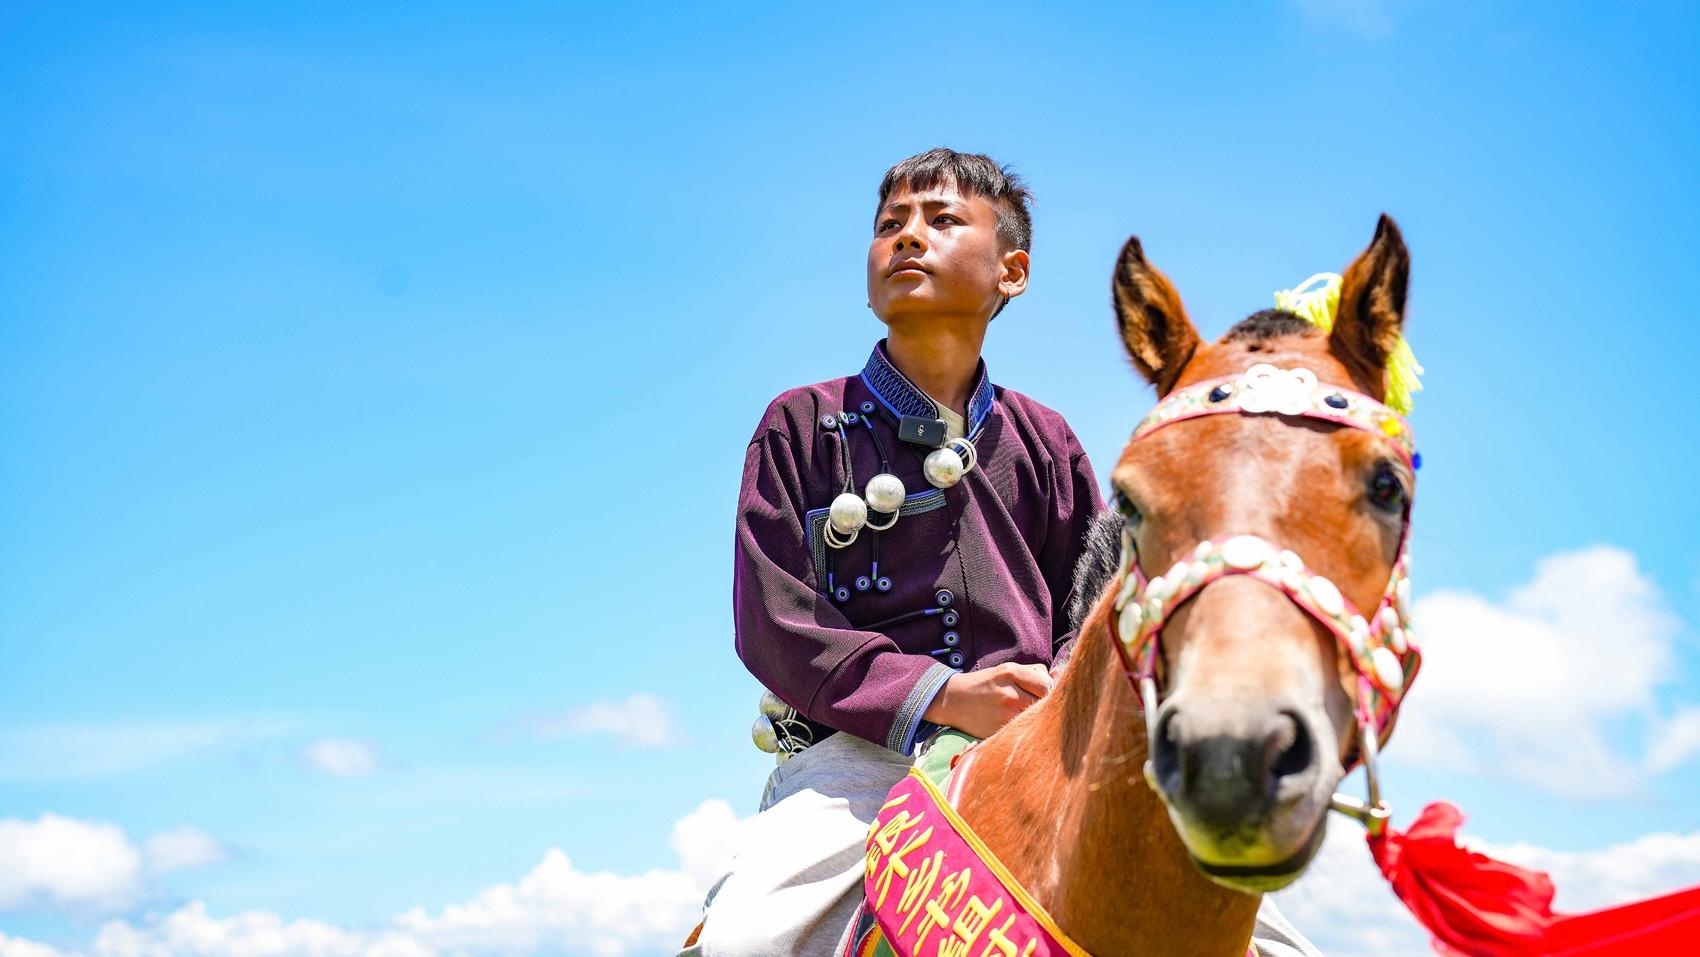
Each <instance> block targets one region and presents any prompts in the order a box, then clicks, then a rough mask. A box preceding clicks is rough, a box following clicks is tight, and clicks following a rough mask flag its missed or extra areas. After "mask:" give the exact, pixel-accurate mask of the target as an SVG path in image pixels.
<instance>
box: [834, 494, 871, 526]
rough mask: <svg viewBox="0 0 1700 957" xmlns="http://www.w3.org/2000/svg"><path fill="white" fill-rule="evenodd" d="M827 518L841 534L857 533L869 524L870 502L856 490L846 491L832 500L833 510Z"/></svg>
mask: <svg viewBox="0 0 1700 957" xmlns="http://www.w3.org/2000/svg"><path fill="white" fill-rule="evenodd" d="M827 519H828V520H829V521H830V522H832V527H833V529H835V530H836V531H837V532H838V533H839V534H841V535H852V534H855V533H856V532H859V531H861V530H862V526H863V525H866V524H868V503H866V502H864V501H862V497H861V496H860V495H857V494H856V493H855V492H844V493H842V494H840V495H839V496H838V497H837V498H835V499H833V500H832V510H831V511H829V512H828V513H827Z"/></svg>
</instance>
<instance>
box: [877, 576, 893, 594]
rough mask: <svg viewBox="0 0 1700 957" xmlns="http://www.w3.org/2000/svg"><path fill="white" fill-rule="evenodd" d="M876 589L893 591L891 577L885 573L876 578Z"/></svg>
mask: <svg viewBox="0 0 1700 957" xmlns="http://www.w3.org/2000/svg"><path fill="white" fill-rule="evenodd" d="M874 590H875V591H882V592H884V591H891V579H889V578H887V577H885V576H884V575H881V576H880V577H878V578H876V579H874Z"/></svg>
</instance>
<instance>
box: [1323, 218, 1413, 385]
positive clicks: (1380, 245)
mask: <svg viewBox="0 0 1700 957" xmlns="http://www.w3.org/2000/svg"><path fill="white" fill-rule="evenodd" d="M1410 274H1411V254H1410V252H1409V251H1408V250H1406V249H1405V239H1404V237H1403V236H1400V235H1399V227H1398V226H1396V225H1394V223H1393V218H1392V217H1391V216H1388V215H1387V214H1386V213H1382V214H1381V220H1380V221H1379V222H1377V223H1376V224H1375V238H1374V239H1372V240H1370V242H1369V248H1368V249H1365V250H1364V251H1363V252H1362V253H1360V254H1358V258H1357V259H1356V260H1354V261H1353V262H1352V264H1351V265H1350V266H1348V267H1346V273H1345V275H1344V276H1343V277H1342V278H1341V282H1340V307H1339V309H1338V310H1337V311H1336V313H1335V316H1334V330H1333V332H1331V333H1330V334H1329V336H1328V345H1329V349H1330V350H1331V351H1333V353H1334V355H1335V356H1336V357H1338V358H1339V359H1340V361H1341V362H1344V363H1345V364H1346V368H1347V370H1348V371H1350V372H1351V373H1352V377H1353V378H1354V379H1356V380H1357V381H1358V383H1359V384H1360V385H1362V386H1364V387H1365V388H1364V392H1365V393H1366V394H1368V395H1373V396H1375V397H1376V398H1378V399H1385V398H1386V397H1387V357H1388V356H1389V355H1391V354H1392V353H1393V349H1394V347H1395V346H1397V345H1398V344H1399V336H1400V333H1401V332H1402V331H1403V329H1404V327H1405V285H1406V282H1407V280H1408V279H1409V278H1410Z"/></svg>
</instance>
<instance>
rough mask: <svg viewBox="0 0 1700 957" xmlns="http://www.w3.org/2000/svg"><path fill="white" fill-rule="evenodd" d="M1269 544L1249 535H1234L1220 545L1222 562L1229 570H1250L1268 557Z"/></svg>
mask: <svg viewBox="0 0 1700 957" xmlns="http://www.w3.org/2000/svg"><path fill="white" fill-rule="evenodd" d="M1269 552H1270V547H1269V543H1268V542H1266V541H1264V540H1263V539H1261V538H1256V537H1254V536H1251V535H1235V536H1234V537H1233V538H1230V539H1228V540H1227V541H1225V542H1223V543H1222V561H1224V562H1226V563H1227V564H1228V566H1229V567H1230V568H1239V569H1252V568H1256V567H1257V566H1259V565H1261V564H1263V560H1264V559H1266V558H1268V557H1269Z"/></svg>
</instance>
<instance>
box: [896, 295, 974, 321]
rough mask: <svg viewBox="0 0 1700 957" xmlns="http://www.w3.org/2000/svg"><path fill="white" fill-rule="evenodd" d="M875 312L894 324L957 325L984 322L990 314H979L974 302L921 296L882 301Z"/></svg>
mask: <svg viewBox="0 0 1700 957" xmlns="http://www.w3.org/2000/svg"><path fill="white" fill-rule="evenodd" d="M874 315H876V316H879V319H880V321H881V322H883V323H885V324H886V325H888V326H891V327H893V328H897V327H901V326H927V325H934V324H945V325H950V326H958V325H962V324H964V323H967V324H970V325H976V324H977V325H985V324H986V323H987V322H990V321H991V318H992V315H991V313H990V312H987V313H985V314H984V315H979V314H978V313H976V312H975V310H974V306H972V305H969V304H966V303H952V302H940V301H938V300H936V299H932V298H928V297H921V296H914V297H910V296H905V297H902V298H898V299H892V300H888V301H886V302H885V303H884V304H883V308H878V309H875V310H874Z"/></svg>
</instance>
